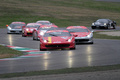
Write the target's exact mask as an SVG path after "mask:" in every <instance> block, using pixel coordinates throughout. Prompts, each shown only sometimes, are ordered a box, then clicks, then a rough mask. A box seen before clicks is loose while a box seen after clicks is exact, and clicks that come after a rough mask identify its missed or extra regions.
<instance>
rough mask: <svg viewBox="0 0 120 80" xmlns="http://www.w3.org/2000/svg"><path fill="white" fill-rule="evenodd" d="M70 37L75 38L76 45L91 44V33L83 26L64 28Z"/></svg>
mask: <svg viewBox="0 0 120 80" xmlns="http://www.w3.org/2000/svg"><path fill="white" fill-rule="evenodd" d="M66 29H67V30H68V31H69V32H70V33H71V34H72V35H74V36H75V42H76V43H91V44H93V31H90V30H89V29H88V28H87V27H85V26H68V27H67V28H66Z"/></svg>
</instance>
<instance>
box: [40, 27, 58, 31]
mask: <svg viewBox="0 0 120 80" xmlns="http://www.w3.org/2000/svg"><path fill="white" fill-rule="evenodd" d="M54 29H57V28H55V27H42V28H40V29H39V30H54Z"/></svg>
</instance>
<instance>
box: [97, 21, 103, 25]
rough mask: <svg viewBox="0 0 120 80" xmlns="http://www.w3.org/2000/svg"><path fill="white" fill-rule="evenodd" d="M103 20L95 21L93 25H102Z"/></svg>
mask: <svg viewBox="0 0 120 80" xmlns="http://www.w3.org/2000/svg"><path fill="white" fill-rule="evenodd" d="M104 23H105V22H98V21H97V22H95V25H104Z"/></svg>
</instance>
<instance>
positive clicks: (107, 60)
mask: <svg viewBox="0 0 120 80" xmlns="http://www.w3.org/2000/svg"><path fill="white" fill-rule="evenodd" d="M98 30H99V29H98ZM98 30H97V29H95V31H98ZM102 30H104V29H102ZM110 30H113V29H108V30H105V31H110ZM116 30H120V27H117V28H116ZM0 44H5V45H12V46H19V47H26V48H32V49H39V44H40V42H39V41H33V40H32V37H22V36H21V34H7V30H6V29H0ZM48 51H50V52H51V54H44V55H42V56H39V57H32V58H22V59H18V60H6V61H0V74H3V73H14V72H27V71H39V70H52V69H63V68H74V67H86V66H102V65H113V64H120V41H119V40H107V39H94V44H79V45H76V50H69V49H65V50H48Z"/></svg>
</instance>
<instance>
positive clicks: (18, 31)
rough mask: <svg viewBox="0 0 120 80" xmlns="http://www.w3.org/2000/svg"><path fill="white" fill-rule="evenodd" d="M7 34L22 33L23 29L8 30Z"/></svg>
mask: <svg viewBox="0 0 120 80" xmlns="http://www.w3.org/2000/svg"><path fill="white" fill-rule="evenodd" d="M7 33H22V29H10V30H9V29H7Z"/></svg>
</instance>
